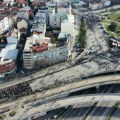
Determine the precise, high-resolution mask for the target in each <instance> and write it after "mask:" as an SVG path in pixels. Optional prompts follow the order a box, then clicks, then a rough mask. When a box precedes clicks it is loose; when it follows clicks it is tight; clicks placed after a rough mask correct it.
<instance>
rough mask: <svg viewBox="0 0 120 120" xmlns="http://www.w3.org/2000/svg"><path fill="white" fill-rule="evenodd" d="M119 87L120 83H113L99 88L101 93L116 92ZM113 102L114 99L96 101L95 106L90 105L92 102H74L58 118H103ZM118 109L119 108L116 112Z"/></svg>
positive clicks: (65, 119)
mask: <svg viewBox="0 0 120 120" xmlns="http://www.w3.org/2000/svg"><path fill="white" fill-rule="evenodd" d="M119 89H120V84H118V85H114V84H113V85H112V86H111V87H110V88H108V87H105V88H103V89H102V90H101V93H104V92H107V93H114V92H116V93H117V92H119V91H120V90H119ZM106 90H107V91H106ZM85 92H86V91H85ZM83 94H84V93H83ZM115 103H116V102H114V101H113V102H104V101H102V102H99V103H97V104H96V106H92V105H93V104H94V102H90V103H82V104H76V105H74V106H73V107H71V109H70V110H68V111H66V113H65V114H64V115H63V116H62V117H61V119H60V120H84V119H85V120H105V119H106V117H107V116H108V115H109V114H110V112H111V111H112V110H113V109H112V106H113V105H114V104H115ZM118 111H119V109H118V110H117V111H116V112H118ZM116 114H117V113H116ZM86 115H87V116H86Z"/></svg>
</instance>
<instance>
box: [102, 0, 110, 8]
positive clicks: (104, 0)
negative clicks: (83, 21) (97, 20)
mask: <svg viewBox="0 0 120 120" xmlns="http://www.w3.org/2000/svg"><path fill="white" fill-rule="evenodd" d="M101 3H102V4H103V6H104V7H107V6H110V5H111V0H101Z"/></svg>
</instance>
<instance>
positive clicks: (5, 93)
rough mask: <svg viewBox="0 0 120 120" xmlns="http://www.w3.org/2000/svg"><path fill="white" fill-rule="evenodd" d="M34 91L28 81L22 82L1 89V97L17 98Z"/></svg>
mask: <svg viewBox="0 0 120 120" xmlns="http://www.w3.org/2000/svg"><path fill="white" fill-rule="evenodd" d="M31 93H32V89H31V87H30V86H29V84H28V83H20V84H17V85H14V86H12V87H9V88H5V89H2V90H0V99H5V98H6V99H17V98H18V97H22V96H25V95H28V94H31Z"/></svg>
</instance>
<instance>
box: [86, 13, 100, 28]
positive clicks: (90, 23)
mask: <svg viewBox="0 0 120 120" xmlns="http://www.w3.org/2000/svg"><path fill="white" fill-rule="evenodd" d="M84 19H85V21H86V25H87V27H88V29H91V30H93V27H94V26H95V25H96V24H97V23H98V22H100V20H99V17H97V16H96V15H93V14H87V15H85V16H84Z"/></svg>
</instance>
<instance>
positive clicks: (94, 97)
mask: <svg viewBox="0 0 120 120" xmlns="http://www.w3.org/2000/svg"><path fill="white" fill-rule="evenodd" d="M98 101H116V102H119V101H120V95H119V94H114V95H113V94H90V95H86V96H85V95H82V96H77V97H70V98H64V99H60V100H53V101H51V102H49V103H46V104H42V105H40V106H37V107H35V106H32V107H31V109H28V111H27V112H26V116H24V117H30V116H31V115H34V114H36V113H38V111H39V113H40V112H45V111H50V110H54V109H57V108H61V107H67V106H70V105H75V104H79V103H83V102H98ZM31 113H33V114H31Z"/></svg>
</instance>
